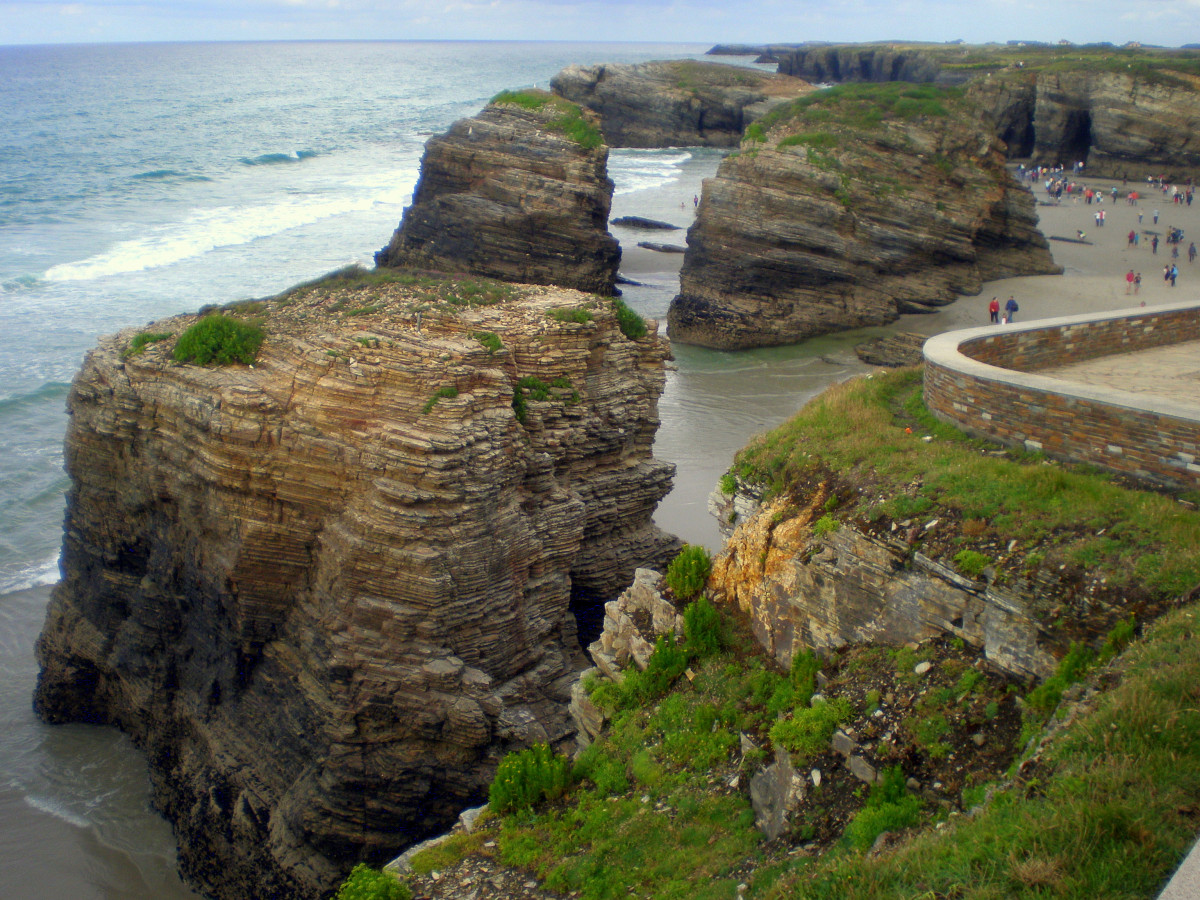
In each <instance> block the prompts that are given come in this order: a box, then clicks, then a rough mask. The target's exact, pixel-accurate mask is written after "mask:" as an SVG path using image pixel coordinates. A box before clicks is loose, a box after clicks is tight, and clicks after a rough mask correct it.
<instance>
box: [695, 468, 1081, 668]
mask: <svg viewBox="0 0 1200 900" xmlns="http://www.w3.org/2000/svg"><path fill="white" fill-rule="evenodd" d="M824 500H825V495H824V494H822V493H820V492H817V493H815V494H814V495H813V496H811V497H808V498H804V508H802V509H797V508H796V507H795V506H794V505H792V504H793V502H794V501H792V500H790V499H781V500H778V501H775V502H773V503H770V504H767V505H765V506H763V507H762V508H761V509H760V510H759V511H758V512H756V513H755V514H754V515H753V516H751V517H750V518H749V519H747V520H746V521H744V522H743V523H741V524H740V525H738V527H737V528H736V530H735V531H734V533H733V535H732V537H731V538H730V539H729V541H728V542H727V543H726V545H725V549H724V551H723V552H722V553H721V555H720V556H718V557H717V559H716V560H714V562H713V575H712V578H711V579H710V580H709V583H708V587H709V590H710V591H714V592H715V595H716V596H717V597H719V598H722V599H724V600H725V601H726V602H729V603H733V604H736V605H737V606H738V607H739V608H740V609H741V610H742V611H743V612H745V613H746V614H747V615H748V616H749V618H750V621H751V625H752V627H753V630H754V634H755V637H757V638H758V640H759V642H760V643H761V644H762V645H763V647H764V648H765V649H766V650H767V652H768V653H771V654H773V655H774V656H775V657H776V658H777V659H778V660H779V661H780V662H781V663H782V664H783V665H785V666H786V665H789V664H790V663H791V660H792V656H793V655H794V654H795V653H797V652H799V651H801V650H805V649H809V648H812V649H815V650H818V651H820V652H823V653H824V652H828V651H831V650H836V649H838V648H840V647H844V646H846V645H848V644H858V643H866V642H872V641H874V642H879V643H890V644H904V643H908V642H910V641H923V640H925V639H927V638H930V637H935V636H939V635H940V636H946V637H955V638H958V639H960V640H963V641H965V642H967V643H969V644H971V645H973V646H977V647H980V648H981V649H982V650H983V652H984V655H985V656H986V657H987V659H988V661H989V662H990V663H992V664H993V665H994V666H996V667H997V668H998V669H1001V670H1003V671H1005V672H1008V673H1010V674H1013V675H1016V676H1019V677H1021V678H1033V677H1038V678H1043V677H1046V676H1047V675H1050V674H1051V673H1052V672H1053V671H1054V666H1055V660H1056V658H1057V657H1058V656H1061V655H1062V653H1063V652H1064V651H1065V650H1066V647H1065V646H1063V641H1062V640H1061V639H1060V638H1059V637H1058V636H1053V635H1051V634H1049V631H1050V629H1047V628H1045V623H1044V622H1042V621H1041V620H1040V617H1039V611H1042V612H1044V610H1043V609H1042V607H1044V606H1045V604H1044V602H1043V603H1039V600H1038V592H1039V586H1038V585H1037V584H1034V583H1017V584H1010V585H1006V586H1003V587H1002V586H999V585H996V584H989V583H986V582H983V581H972V580H970V579H968V578H964V577H962V576H961V575H959V574H958V573H957V572H955V571H954V570H953V569H952V568H950V567H949V566H946V565H943V564H940V563H938V562H936V561H934V560H931V559H927V558H925V557H924V556H922V555H921V554H920V553H915V554H914V553H913V552H912V550H911V548H910V547H909V545H908V543H907V542H906V541H905V539H904V532H903V531H901V532H900V534H899V535H898V536H889V537H878V536H873V535H869V534H866V533H864V532H862V531H859V530H858V529H857V528H854V527H851V526H849V525H847V524H845V523H843V524H842V526H841V527H840V528H838V529H837V530H836V531H834V532H831V533H827V534H824V535H821V536H818V535H815V534H814V533H813V529H812V525H813V523H814V522H815V521H816V520H817V519H818V517H820V516H821V515H822V514H823V512H824V508H823V506H822V504H823V503H824Z"/></svg>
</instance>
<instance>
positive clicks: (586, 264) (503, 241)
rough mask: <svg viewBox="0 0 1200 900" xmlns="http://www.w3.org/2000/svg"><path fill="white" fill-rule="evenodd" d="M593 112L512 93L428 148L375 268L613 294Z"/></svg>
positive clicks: (608, 185) (612, 255)
mask: <svg viewBox="0 0 1200 900" xmlns="http://www.w3.org/2000/svg"><path fill="white" fill-rule="evenodd" d="M607 165H608V148H607V147H606V146H605V145H604V143H603V140H602V138H601V135H600V131H599V128H598V127H597V122H596V120H595V117H594V116H593V114H592V113H590V112H587V111H585V110H582V109H580V107H578V106H577V105H575V104H573V103H570V102H568V101H566V100H563V99H561V98H559V97H554V96H552V95H551V94H548V93H546V92H545V91H521V92H517V93H513V92H504V93H502V94H500V95H498V96H497V97H496V98H494V99H493V100H492V102H491V103H489V104H488V105H487V107H485V108H484V110H483V111H482V112H480V113H479V115H477V116H474V117H472V118H469V119H462V120H460V121H458V122H456V123H454V125H453V126H451V128H450V130H449V131H448V132H446V133H445V134H443V135H438V136H436V137H433V138H430V140H429V142H428V143H427V144H426V145H425V155H424V157H423V159H422V160H421V177H420V180H419V181H418V182H417V187H416V191H415V193H414V194H413V203H412V206H410V207H408V208H407V209H405V211H404V217H403V220H402V221H401V222H400V227H399V228H398V229H396V232H395V234H393V235H392V239H391V242H390V243H389V244H388V245H387V247H385V248H384V249H383V250H380V251H379V252H378V253H377V254H376V255H375V262H376V264H377V265H379V266H384V267H389V268H408V269H432V270H438V271H446V272H462V273H469V274H472V275H482V276H486V277H490V278H499V279H503V280H505V281H512V282H519V283H529V284H547V285H560V286H562V287H570V288H576V289H578V290H581V291H591V292H595V293H599V294H604V295H611V294H612V293H613V286H614V285H615V284H616V278H617V267H618V266H619V265H620V262H621V248H620V245H619V244H618V243H617V240H616V238H614V237H613V236H612V235H611V234H609V233H608V214H609V210H610V208H611V206H612V192H613V183H612V181H611V179H609V177H608V171H607Z"/></svg>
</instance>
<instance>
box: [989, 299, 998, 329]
mask: <svg viewBox="0 0 1200 900" xmlns="http://www.w3.org/2000/svg"><path fill="white" fill-rule="evenodd" d="M988 316H989V317H990V318H991V322H992V324H993V325H995V324H996V323H997V322H999V321H1000V301H999V300H997V299H996V298H995V297H993V298H992V302H991V303H989V304H988Z"/></svg>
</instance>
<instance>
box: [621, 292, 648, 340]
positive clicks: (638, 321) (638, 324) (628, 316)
mask: <svg viewBox="0 0 1200 900" xmlns="http://www.w3.org/2000/svg"><path fill="white" fill-rule="evenodd" d="M613 312H614V313H616V316H617V327H618V328H620V329H621V334H623V335H625V337H627V338H629V339H630V340H633V341H636V340H637V339H638V338H644V337H645V336H646V320H645V319H643V318H642V317H641V316H639V315H638V314H637V313H636V312H634V311H633V310H632V309H630V308H629V306H628V305H626V303H625V301H624V300H622V299H621V298H620V297H613Z"/></svg>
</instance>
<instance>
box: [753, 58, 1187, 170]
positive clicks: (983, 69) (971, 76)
mask: <svg viewBox="0 0 1200 900" xmlns="http://www.w3.org/2000/svg"><path fill="white" fill-rule="evenodd" d="M777 58H778V60H779V71H780V73H782V74H786V75H794V76H797V77H799V78H804V79H807V80H809V81H813V82H818V83H820V82H891V81H903V82H936V83H939V84H966V83H968V82H970V86H971V87H970V90H971V93H972V95H973V96H974V97H975V99H976V100H977V101H978V102H979V104H980V106H981V107H982V108H983V109H984V110H985V111H986V112H987V113H988V114H990V115H991V116H992V118H993V119H994V121H995V130H996V134H997V135H998V136H999V137H1000V138H1001V139H1002V140H1003V141H1005V143H1006V145H1007V153H1008V156H1009V157H1010V158H1019V159H1029V158H1031V159H1033V160H1036V161H1037V162H1039V163H1041V164H1044V165H1065V166H1071V165H1073V164H1074V163H1076V162H1079V161H1083V162H1085V163H1086V164H1087V166H1086V171H1087V172H1088V173H1090V174H1094V175H1104V176H1110V177H1115V178H1126V177H1128V178H1136V177H1142V176H1145V175H1154V176H1158V175H1166V176H1167V177H1168V178H1170V179H1172V180H1183V179H1184V178H1187V177H1194V176H1195V171H1196V169H1197V168H1200V145H1198V144H1197V139H1196V135H1195V129H1194V128H1193V127H1192V125H1191V123H1192V122H1194V121H1195V120H1196V117H1197V112H1198V111H1200V78H1197V76H1196V74H1195V69H1194V60H1193V59H1192V58H1191V57H1190V55H1189V53H1188V52H1187V51H1179V50H1165V49H1159V48H1154V49H1143V48H1121V49H1117V48H1114V47H1111V46H1099V45H1092V46H1082V47H1076V46H1063V47H1059V46H1055V45H1033V46H1027V45H1014V46H999V45H989V46H971V45H946V44H926V45H922V44H842V45H830V46H807V47H797V48H793V49H790V50H788V49H783V50H781V51H779V52H778V53H777Z"/></svg>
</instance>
